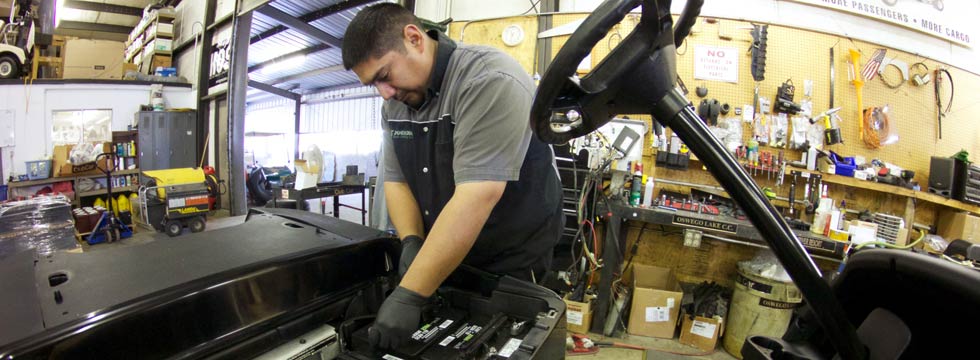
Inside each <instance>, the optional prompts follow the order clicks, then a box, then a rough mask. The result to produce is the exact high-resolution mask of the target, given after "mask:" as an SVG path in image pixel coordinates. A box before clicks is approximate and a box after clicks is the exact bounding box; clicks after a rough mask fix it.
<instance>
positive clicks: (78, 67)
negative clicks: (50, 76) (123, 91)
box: [64, 39, 126, 79]
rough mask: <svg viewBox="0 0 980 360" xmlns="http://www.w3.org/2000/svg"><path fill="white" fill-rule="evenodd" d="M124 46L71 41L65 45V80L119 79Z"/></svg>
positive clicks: (102, 42)
mask: <svg viewBox="0 0 980 360" xmlns="http://www.w3.org/2000/svg"><path fill="white" fill-rule="evenodd" d="M125 49H126V45H125V44H123V43H122V42H119V41H109V40H89V39H72V40H68V41H67V42H66V43H65V73H64V78H65V79H121V78H122V64H123V53H124V52H125Z"/></svg>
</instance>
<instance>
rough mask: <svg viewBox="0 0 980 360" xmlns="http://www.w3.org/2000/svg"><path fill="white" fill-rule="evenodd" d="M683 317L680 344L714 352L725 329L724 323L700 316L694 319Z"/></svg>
mask: <svg viewBox="0 0 980 360" xmlns="http://www.w3.org/2000/svg"><path fill="white" fill-rule="evenodd" d="M683 317H684V319H683V321H682V323H681V338H680V343H681V344H684V345H690V346H693V347H696V348H698V349H701V350H703V351H712V350H714V349H715V346H716V345H718V339H720V338H721V334H722V332H723V331H724V329H725V327H724V326H723V321H722V320H721V319H716V318H706V317H700V316H695V317H694V318H693V319H692V318H691V317H690V316H687V315H685V316H683Z"/></svg>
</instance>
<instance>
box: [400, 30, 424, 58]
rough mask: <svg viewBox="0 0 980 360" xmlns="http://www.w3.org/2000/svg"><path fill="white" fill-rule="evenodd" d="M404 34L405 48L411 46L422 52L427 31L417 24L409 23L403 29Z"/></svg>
mask: <svg viewBox="0 0 980 360" xmlns="http://www.w3.org/2000/svg"><path fill="white" fill-rule="evenodd" d="M402 35H403V36H404V38H405V48H411V49H414V50H415V51H418V52H422V50H423V49H424V46H425V45H424V40H425V39H424V37H425V36H426V35H425V32H424V31H422V29H419V27H418V26H415V24H408V25H405V27H404V28H403V29H402Z"/></svg>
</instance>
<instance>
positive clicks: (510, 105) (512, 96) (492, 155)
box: [381, 33, 534, 184]
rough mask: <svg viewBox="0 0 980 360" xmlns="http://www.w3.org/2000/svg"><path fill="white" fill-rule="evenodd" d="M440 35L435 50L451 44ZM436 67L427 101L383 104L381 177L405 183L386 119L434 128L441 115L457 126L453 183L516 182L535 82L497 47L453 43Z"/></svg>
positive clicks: (528, 134)
mask: <svg viewBox="0 0 980 360" xmlns="http://www.w3.org/2000/svg"><path fill="white" fill-rule="evenodd" d="M430 36H432V35H431V33H430ZM439 37H440V39H439V49H438V50H437V51H444V50H445V47H446V46H447V44H448V46H452V43H451V42H449V41H451V40H448V39H447V38H445V37H444V35H439ZM440 70H443V69H439V68H438V66H435V67H434V68H433V76H432V78H431V79H430V84H429V91H427V95H426V100H425V101H424V103H423V104H422V105H421V106H420V107H419V109H413V108H412V107H410V106H408V105H406V104H405V103H402V102H400V101H397V100H394V99H390V100H386V101H385V102H384V105H383V106H382V111H381V116H382V120H383V128H384V129H385V131H384V145H383V146H384V159H383V161H384V165H383V166H384V171H385V176H386V178H385V181H393V182H406V180H405V177H404V175H403V173H402V169H401V168H400V166H399V164H398V158H397V157H396V156H395V151H394V145H393V143H392V134H391V130H390V128H389V127H388V126H387V123H388V122H389V121H392V122H396V121H409V122H413V123H416V124H427V123H431V124H433V126H434V125H435V124H436V123H437V122H438V120H439V119H440V118H441V117H443V116H445V115H449V116H450V118H452V119H453V120H454V122H453V123H454V125H455V130H454V131H453V148H454V151H455V152H454V156H453V175H454V178H455V182H456V184H461V183H465V182H473V181H517V180H518V179H519V177H520V171H521V164H522V163H523V161H524V156H525V154H526V153H527V149H528V145H529V143H530V141H531V135H532V134H531V128H530V125H529V121H528V119H529V118H528V116H529V115H528V114H530V113H531V100H532V98H533V96H534V84H533V82H532V81H531V78H530V76H528V74H527V73H525V72H524V69H523V68H521V66H520V65H519V64H518V63H517V62H516V61H515V60H514V59H513V58H511V57H510V56H508V55H507V54H505V53H503V52H501V51H500V50H497V49H494V48H491V47H486V46H476V45H465V44H459V45H456V49H455V51H453V52H452V55H451V57H450V59H449V62H448V64H447V65H446V68H445V69H444V70H445V71H444V72H440ZM440 77H441V79H440ZM423 129H426V128H423ZM418 170H419V169H414V170H413V171H418Z"/></svg>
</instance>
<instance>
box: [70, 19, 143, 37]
mask: <svg viewBox="0 0 980 360" xmlns="http://www.w3.org/2000/svg"><path fill="white" fill-rule="evenodd" d="M58 28H59V29H65V30H82V31H101V32H109V33H119V34H129V32H131V31H133V27H132V26H122V25H109V24H95V23H90V22H81V21H68V20H61V23H60V24H58Z"/></svg>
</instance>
